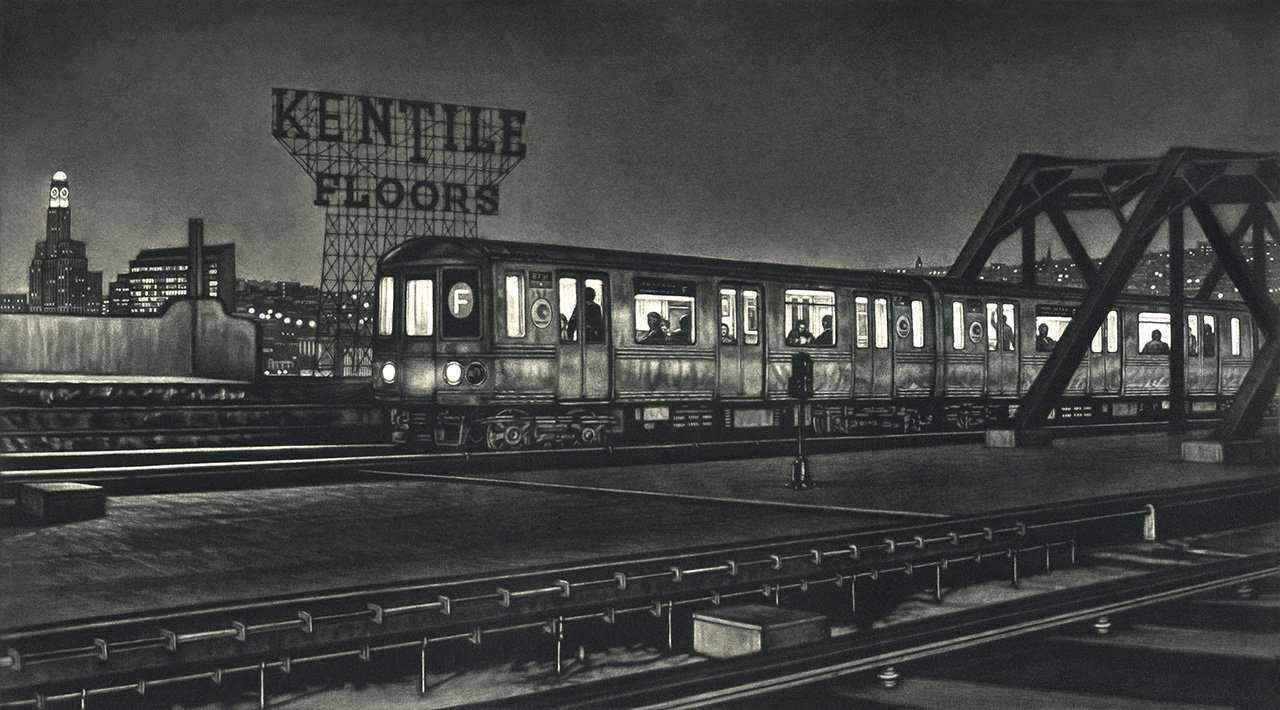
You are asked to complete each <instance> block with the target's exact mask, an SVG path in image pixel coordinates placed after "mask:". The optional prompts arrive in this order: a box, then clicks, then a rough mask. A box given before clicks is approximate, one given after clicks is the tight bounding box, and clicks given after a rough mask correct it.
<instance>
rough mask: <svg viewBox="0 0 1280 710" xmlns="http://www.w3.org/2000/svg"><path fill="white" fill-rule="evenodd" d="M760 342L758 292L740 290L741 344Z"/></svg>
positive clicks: (756, 343)
mask: <svg viewBox="0 0 1280 710" xmlns="http://www.w3.org/2000/svg"><path fill="white" fill-rule="evenodd" d="M759 343H760V294H759V293H758V292H756V291H743V292H742V344H743V345H758V344H759Z"/></svg>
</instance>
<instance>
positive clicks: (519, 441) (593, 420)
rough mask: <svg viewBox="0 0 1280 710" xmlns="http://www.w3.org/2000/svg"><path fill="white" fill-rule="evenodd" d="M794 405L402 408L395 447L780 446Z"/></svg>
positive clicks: (1070, 412) (885, 411) (889, 430)
mask: <svg viewBox="0 0 1280 710" xmlns="http://www.w3.org/2000/svg"><path fill="white" fill-rule="evenodd" d="M1229 404H1230V398H1224V397H1205V398H1198V399H1192V400H1190V401H1189V402H1188V404H1187V405H1186V416H1187V418H1188V419H1192V420H1194V419H1213V418H1216V417H1217V416H1219V413H1220V412H1221V411H1225V409H1226V407H1227V406H1228V405H1229ZM1017 407H1018V404H1017V401H1016V400H1011V399H1006V400H998V399H976V398H975V399H952V400H941V401H939V400H933V399H924V398H921V399H898V400H879V401H876V400H870V401H861V402H851V401H845V402H834V401H815V402H809V403H808V404H807V405H806V406H805V409H804V423H805V430H806V434H807V435H809V436H816V437H846V436H849V437H851V436H875V435H889V434H922V433H933V432H963V431H977V430H982V429H986V428H988V427H989V426H999V424H1000V423H1001V422H1007V421H1008V420H1009V419H1010V418H1011V417H1012V416H1013V415H1014V414H1015V413H1016V412H1017ZM1169 413H1170V401H1169V400H1168V399H1167V398H1160V397H1158V396H1156V397H1129V398H1111V399H1091V398H1086V397H1081V398H1075V399H1068V400H1065V401H1064V402H1063V404H1061V405H1060V406H1059V407H1057V408H1056V409H1055V410H1054V411H1053V413H1052V414H1051V415H1050V417H1049V424H1050V425H1051V426H1069V425H1072V424H1107V423H1123V422H1156V421H1162V420H1166V419H1168V417H1169ZM798 416H799V414H798V408H797V405H796V402H794V401H790V402H785V401H784V402H747V403H722V402H717V403H643V404H624V405H618V404H610V405H594V406H591V405H572V406H570V405H566V406H556V405H542V406H539V407H526V408H519V407H435V406H423V407H412V406H410V407H401V408H393V409H391V410H390V421H391V425H392V441H393V442H395V443H400V444H414V445H419V446H423V445H425V446H431V447H440V448H450V449H459V450H469V451H477V450H478V451H485V450H487V451H511V450H526V449H547V448H572V447H583V448H593V447H604V446H615V445H627V444H661V443H682V442H688V441H733V440H755V439H761V438H777V437H783V436H788V435H790V434H792V433H793V432H794V431H795V428H796V423H797V418H798Z"/></svg>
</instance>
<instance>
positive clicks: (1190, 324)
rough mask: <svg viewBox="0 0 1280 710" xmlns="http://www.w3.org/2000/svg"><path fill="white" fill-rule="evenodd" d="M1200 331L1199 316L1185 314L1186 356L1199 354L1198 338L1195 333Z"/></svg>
mask: <svg viewBox="0 0 1280 710" xmlns="http://www.w3.org/2000/svg"><path fill="white" fill-rule="evenodd" d="M1198 332H1200V316H1195V315H1189V316H1187V334H1186V341H1184V342H1185V345H1186V348H1187V350H1186V352H1187V357H1195V356H1197V355H1199V354H1200V338H1199V336H1197V335H1196V333H1198Z"/></svg>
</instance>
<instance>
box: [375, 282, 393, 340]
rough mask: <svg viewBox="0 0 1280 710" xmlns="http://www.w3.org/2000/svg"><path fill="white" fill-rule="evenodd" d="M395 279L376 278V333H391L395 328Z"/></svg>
mask: <svg viewBox="0 0 1280 710" xmlns="http://www.w3.org/2000/svg"><path fill="white" fill-rule="evenodd" d="M395 312H396V280H395V279H394V278H392V277H390V276H383V277H382V278H380V279H378V335H391V333H392V332H393V330H394V328H395Z"/></svg>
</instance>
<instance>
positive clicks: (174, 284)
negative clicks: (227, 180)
mask: <svg viewBox="0 0 1280 710" xmlns="http://www.w3.org/2000/svg"><path fill="white" fill-rule="evenodd" d="M189 229H192V230H195V229H199V230H200V235H199V240H200V242H201V249H200V252H199V253H201V261H202V263H203V268H202V269H201V275H200V278H201V285H202V290H203V291H204V295H206V296H209V297H211V298H217V299H219V300H221V301H222V303H223V307H224V308H226V310H227V312H229V313H233V312H235V308H236V290H235V282H236V245H235V244H208V245H205V244H203V224H202V223H200V221H199V220H192V221H191V223H190V225H189ZM190 260H191V251H190V248H189V247H165V248H162V249H143V250H142V251H140V252H138V256H137V257H136V258H134V259H132V260H131V261H130V262H129V271H128V272H126V273H123V274H120V275H119V276H117V277H116V279H115V281H112V282H111V286H110V290H109V291H108V295H107V304H108V305H107V312H108V313H109V314H111V315H113V316H153V315H156V314H158V313H160V311H162V310H164V307H165V304H167V303H168V302H169V301H170V300H172V299H174V298H185V297H186V296H187V294H188V292H189V280H188V277H187V269H188V266H189V264H190Z"/></svg>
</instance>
